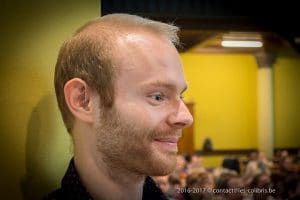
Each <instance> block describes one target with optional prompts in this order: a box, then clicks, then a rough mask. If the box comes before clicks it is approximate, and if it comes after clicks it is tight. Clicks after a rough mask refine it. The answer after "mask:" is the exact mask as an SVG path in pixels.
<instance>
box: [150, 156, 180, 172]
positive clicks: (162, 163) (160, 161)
mask: <svg viewBox="0 0 300 200" xmlns="http://www.w3.org/2000/svg"><path fill="white" fill-rule="evenodd" d="M176 155H177V153H175V152H174V153H168V154H167V155H166V154H163V155H157V156H156V157H155V158H154V160H153V170H152V173H151V174H150V175H151V176H164V175H168V174H170V173H172V172H173V171H174V170H175V168H176Z"/></svg>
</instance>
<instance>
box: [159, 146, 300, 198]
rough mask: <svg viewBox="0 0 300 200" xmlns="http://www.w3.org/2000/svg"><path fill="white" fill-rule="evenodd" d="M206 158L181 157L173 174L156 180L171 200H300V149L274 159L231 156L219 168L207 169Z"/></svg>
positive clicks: (259, 154)
mask: <svg viewBox="0 0 300 200" xmlns="http://www.w3.org/2000/svg"><path fill="white" fill-rule="evenodd" d="M204 159H205V157H203V156H201V155H198V154H193V155H178V156H177V166H176V169H175V170H174V172H173V173H172V174H170V175H168V176H159V177H153V179H154V180H155V182H156V183H157V185H158V186H159V187H160V188H161V189H162V191H163V192H164V193H165V194H166V196H167V197H168V199H169V200H207V199H212V200H214V199H218V200H219V199H220V200H222V199H224V200H227V199H230V200H285V199H288V200H300V149H299V151H298V153H297V154H295V155H289V153H288V151H286V150H281V151H277V152H276V154H275V156H274V158H273V159H267V158H266V156H265V154H264V153H263V152H256V151H254V152H251V153H250V154H249V155H248V156H247V158H246V159H241V158H240V157H227V158H224V160H223V161H222V165H221V166H220V167H215V168H207V167H204V166H203V160H204Z"/></svg>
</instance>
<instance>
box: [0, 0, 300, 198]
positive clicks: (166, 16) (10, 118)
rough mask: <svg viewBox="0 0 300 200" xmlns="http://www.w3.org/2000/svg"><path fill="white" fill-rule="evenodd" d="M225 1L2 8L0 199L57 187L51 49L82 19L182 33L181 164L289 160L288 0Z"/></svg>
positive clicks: (295, 140) (62, 147) (299, 135)
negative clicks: (133, 21)
mask: <svg viewBox="0 0 300 200" xmlns="http://www.w3.org/2000/svg"><path fill="white" fill-rule="evenodd" d="M225 2H226V3H225ZM225 2H221V1H216V0H210V1H208V0H181V1H179V0H172V1H170V0H169V1H168V0H165V1H162V0H161V1H158V0H153V1H147V2H143V1H134V0H127V1H125V0H111V1H108V0H102V1H99V0H86V1H79V0H73V1H70V0H62V1H35V0H29V1H26V2H22V1H21V2H20V1H8V0H2V1H1V2H0V7H1V10H0V11H1V12H0V13H1V18H0V22H1V37H0V44H1V48H0V76H1V79H0V93H1V96H0V102H1V106H2V115H1V120H0V129H1V139H0V148H1V149H0V156H1V161H0V162H1V165H0V178H1V179H0V184H1V185H0V188H1V192H0V195H1V199H16V200H18V199H25V200H27V199H41V197H42V196H43V195H44V194H46V193H48V192H49V191H51V190H53V189H54V188H56V187H58V186H59V184H60V179H61V177H62V176H63V174H64V172H65V170H66V168H67V165H68V162H69V159H70V158H71V156H72V146H71V142H70V138H69V136H68V134H67V131H66V130H65V128H64V126H63V122H62V119H61V116H60V113H59V111H58V108H57V105H56V99H55V94H54V87H53V73H54V66H55V62H56V58H57V55H58V51H59V48H60V46H61V44H62V43H63V41H64V40H65V39H66V38H68V37H69V36H71V34H72V33H73V32H74V31H75V30H76V29H77V28H78V27H79V26H81V25H82V24H84V23H85V22H86V21H87V20H89V19H91V18H94V17H98V16H101V15H104V14H107V13H114V12H126V13H132V14H139V15H142V16H146V17H149V18H152V19H158V20H161V21H166V22H173V23H175V24H176V25H179V26H180V28H181V33H180V38H181V41H182V47H181V48H179V51H180V55H181V58H182V61H183V65H184V71H185V75H186V79H187V81H188V83H189V89H188V90H187V92H186V93H185V94H184V97H185V101H186V104H187V105H188V107H189V109H190V111H191V113H192V114H193V116H194V124H193V126H191V127H190V128H188V129H186V130H184V134H183V137H182V139H181V141H180V143H179V151H180V154H181V155H183V157H184V158H185V159H186V160H187V161H190V157H191V156H192V155H197V156H199V157H200V159H198V160H201V166H202V167H205V168H206V169H210V170H212V169H216V168H218V167H220V166H222V165H223V164H224V160H225V159H227V160H228V158H230V159H232V158H234V159H237V160H238V162H239V166H240V170H242V171H244V172H245V171H246V166H247V164H248V163H249V160H250V157H249V156H250V155H251V153H253V152H261V153H263V155H264V157H265V158H266V159H267V160H268V161H270V162H272V167H273V168H276V164H278V165H279V161H278V159H281V158H280V155H281V154H284V155H283V156H285V155H286V154H288V155H289V156H291V157H293V158H296V157H297V153H298V149H299V148H300V107H299V105H298V104H299V103H298V102H300V51H299V50H300V31H299V25H298V24H297V19H299V13H297V10H296V8H297V6H295V5H294V3H292V2H289V1H284V2H280V3H274V2H273V3H267V2H263V1H262V2H257V1H253V0H252V1H251V0H247V1H240V2H235V1H231V0H230V1H225ZM285 12H288V13H289V15H282V13H285ZM282 152H284V153H282ZM276 153H277V154H278V156H279V157H276ZM276 159H277V160H276ZM196 160H197V159H196ZM295 164H296V166H295V167H296V168H297V163H295ZM298 164H299V163H298ZM225 165H226V164H225ZM274 166H275V167H274ZM272 167H271V168H272ZM298 167H299V166H298ZM273 168H272V169H273ZM297 169H298V168H297ZM298 170H299V169H298ZM298 173H299V171H298Z"/></svg>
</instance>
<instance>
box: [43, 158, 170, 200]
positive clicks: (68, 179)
mask: <svg viewBox="0 0 300 200" xmlns="http://www.w3.org/2000/svg"><path fill="white" fill-rule="evenodd" d="M44 200H93V197H92V196H91V195H90V194H89V193H88V191H87V190H86V189H85V187H84V186H83V185H82V183H81V181H80V178H79V175H78V172H77V170H76V168H75V164H74V160H73V159H72V160H71V162H70V164H69V167H68V170H67V172H66V174H65V176H64V177H63V179H62V182H61V188H59V189H57V190H55V191H54V192H52V193H50V194H49V195H48V196H47V197H45V198H44ZM142 200H167V198H166V197H165V195H164V194H163V193H162V191H161V190H160V189H159V188H158V187H157V186H156V184H155V182H154V181H153V180H152V179H151V178H150V177H147V178H146V180H145V184H144V189H143V199H142Z"/></svg>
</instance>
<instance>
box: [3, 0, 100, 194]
mask: <svg viewBox="0 0 300 200" xmlns="http://www.w3.org/2000/svg"><path fill="white" fill-rule="evenodd" d="M13 2H14V1H2V2H1V5H0V6H1V12H0V13H1V19H0V20H1V21H0V22H1V24H0V25H1V37H0V44H1V48H0V76H1V79H0V94H1V96H0V105H1V115H0V130H1V139H0V158H1V161H0V162H1V165H0V184H1V185H0V190H1V191H0V194H1V199H13V200H18V199H22V196H23V199H41V195H43V194H45V193H47V192H48V191H49V190H52V189H53V188H55V187H57V186H58V184H59V181H60V179H61V177H62V175H63V173H64V171H65V169H66V167H67V164H68V161H69V158H70V156H71V152H72V150H71V145H70V138H69V136H68V134H67V132H66V131H65V128H64V126H63V124H62V120H61V117H60V114H59V112H58V109H57V106H56V100H55V95H54V88H53V72H54V65H55V62H56V57H57V54H58V50H59V47H60V45H61V44H62V42H63V40H65V39H66V38H67V37H68V36H70V35H71V34H72V32H74V30H75V29H76V28H78V27H79V26H80V25H82V24H83V23H84V22H86V21H87V20H88V19H90V18H93V17H96V16H99V10H100V7H99V1H98V0H88V1H79V0H78V1H76V0H73V1H53V2H52V1H18V2H17V3H13ZM54 2H55V3H54ZM22 191H23V192H22Z"/></svg>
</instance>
